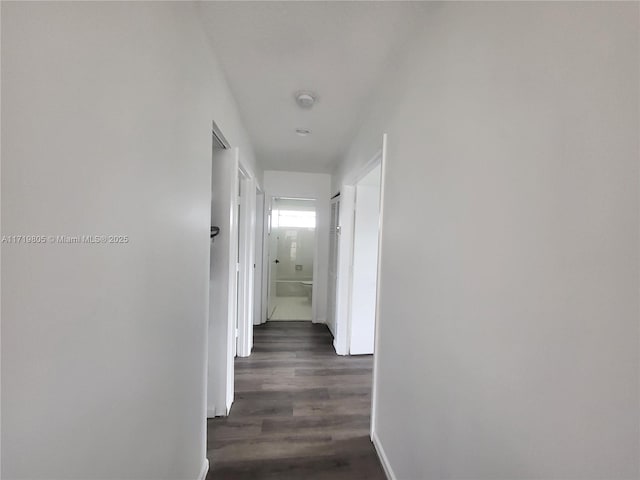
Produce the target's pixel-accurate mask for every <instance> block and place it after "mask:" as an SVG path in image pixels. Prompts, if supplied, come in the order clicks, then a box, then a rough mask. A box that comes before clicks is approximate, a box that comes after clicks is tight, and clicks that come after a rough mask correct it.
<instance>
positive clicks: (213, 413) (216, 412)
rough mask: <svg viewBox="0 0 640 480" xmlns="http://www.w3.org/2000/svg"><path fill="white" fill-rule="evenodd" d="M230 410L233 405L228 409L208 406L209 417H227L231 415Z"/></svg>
mask: <svg viewBox="0 0 640 480" xmlns="http://www.w3.org/2000/svg"><path fill="white" fill-rule="evenodd" d="M229 410H231V407H228V408H227V409H224V408H222V409H219V408H215V407H211V408H207V418H215V417H226V416H227V415H229Z"/></svg>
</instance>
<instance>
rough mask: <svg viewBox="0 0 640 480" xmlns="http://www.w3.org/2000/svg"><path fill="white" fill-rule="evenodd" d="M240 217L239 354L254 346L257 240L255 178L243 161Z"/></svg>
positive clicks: (242, 354) (247, 351) (239, 170)
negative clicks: (254, 291) (254, 290)
mask: <svg viewBox="0 0 640 480" xmlns="http://www.w3.org/2000/svg"><path fill="white" fill-rule="evenodd" d="M238 185H239V190H240V192H239V193H240V195H239V198H238V202H239V204H240V219H239V222H238V248H239V250H238V260H239V262H238V266H237V269H238V273H239V275H238V299H237V301H238V312H237V322H238V323H237V325H238V335H237V349H236V353H237V356H238V357H248V356H249V355H251V349H252V347H253V310H254V308H253V306H254V295H253V289H254V267H253V265H254V263H255V239H256V233H255V228H256V194H255V192H256V181H255V179H254V178H253V176H252V175H251V174H250V173H249V171H248V169H247V168H246V167H245V166H244V165H243V162H242V161H240V163H239V165H238Z"/></svg>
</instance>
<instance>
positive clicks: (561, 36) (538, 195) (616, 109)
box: [334, 2, 640, 480]
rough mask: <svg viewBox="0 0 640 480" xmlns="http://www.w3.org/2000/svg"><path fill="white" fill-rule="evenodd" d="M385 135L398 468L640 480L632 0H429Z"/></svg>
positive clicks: (381, 120)
mask: <svg viewBox="0 0 640 480" xmlns="http://www.w3.org/2000/svg"><path fill="white" fill-rule="evenodd" d="M424 8H425V10H426V15H425V17H424V24H423V30H422V34H421V35H420V37H419V38H417V39H416V40H415V44H414V45H413V47H412V49H411V50H410V51H409V52H408V55H407V58H406V59H405V60H403V61H398V62H397V63H396V64H395V65H391V66H390V68H389V71H390V72H393V73H391V74H390V77H389V79H387V81H386V87H385V89H384V90H383V91H381V92H380V95H379V96H378V100H377V102H376V104H375V106H373V107H372V109H371V111H370V112H369V115H368V120H367V122H366V124H365V125H364V126H363V128H362V130H361V132H360V134H359V135H358V137H357V139H356V140H355V143H354V145H353V146H352V148H351V150H350V153H349V154H348V156H347V158H346V160H345V163H344V164H343V165H342V166H341V168H340V169H339V170H338V171H337V172H336V175H335V178H334V182H335V184H340V183H341V182H342V180H341V179H342V178H343V176H345V175H347V173H348V172H349V171H352V170H353V169H354V168H356V167H357V165H360V164H363V163H364V162H365V161H366V160H368V159H369V158H371V156H372V155H373V153H374V152H375V151H376V150H377V149H378V148H379V145H380V138H381V136H382V133H383V132H385V131H386V132H387V133H388V139H389V140H388V156H387V166H386V175H385V176H386V178H385V197H384V198H385V200H384V206H383V209H384V226H383V236H382V247H381V248H382V265H381V277H380V282H381V297H380V304H379V307H380V325H379V329H380V330H379V337H378V342H379V344H378V349H377V351H376V361H377V387H376V391H375V392H374V399H375V402H376V407H375V408H376V412H375V417H374V420H373V422H374V429H375V438H376V441H377V442H378V445H379V446H380V447H381V448H382V450H383V451H384V453H385V454H386V458H387V459H388V466H389V467H390V468H391V470H392V472H393V473H394V474H395V477H396V478H398V479H404V480H406V479H417V478H438V479H454V478H456V479H459V478H473V479H476V480H482V479H496V478H509V479H524V478H537V479H549V480H550V479H558V478H563V479H581V480H585V479H603V478H607V479H632V478H638V476H639V475H640V472H639V466H638V458H639V457H638V451H639V447H640V445H639V444H638V442H639V424H640V418H639V398H638V395H639V388H638V387H639V385H638V382H639V360H640V358H639V344H638V342H639V338H638V319H639V310H638V305H639V304H638V300H639V298H638V295H639V284H638V278H639V259H640V257H639V235H638V227H639V215H638V213H639V168H638V155H639V151H638V130H639V122H638V100H639V98H638V88H639V81H638V80H639V78H638V59H639V56H640V55H639V51H638V48H639V47H638V45H639V42H638V40H639V39H638V31H639V28H638V18H639V17H638V13H639V12H638V4H637V3H605V2H601V3H542V2H534V3H518V2H504V3H500V2H498V3H444V4H429V5H425V7H424Z"/></svg>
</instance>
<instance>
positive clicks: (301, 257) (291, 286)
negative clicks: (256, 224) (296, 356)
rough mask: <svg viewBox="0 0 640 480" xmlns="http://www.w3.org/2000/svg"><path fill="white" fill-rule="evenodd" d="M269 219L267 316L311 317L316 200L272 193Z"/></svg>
mask: <svg viewBox="0 0 640 480" xmlns="http://www.w3.org/2000/svg"><path fill="white" fill-rule="evenodd" d="M270 219H271V221H270V226H269V227H270V228H269V308H268V320H284V321H287V320H298V321H300V320H302V321H311V320H312V319H313V285H314V279H315V277H314V272H315V270H316V268H315V267H316V266H315V251H316V202H315V200H312V199H303V198H284V197H274V198H273V199H272V201H271V215H270Z"/></svg>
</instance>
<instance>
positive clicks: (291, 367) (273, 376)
mask: <svg viewBox="0 0 640 480" xmlns="http://www.w3.org/2000/svg"><path fill="white" fill-rule="evenodd" d="M332 341H333V340H332V337H331V334H330V333H329V330H328V328H327V327H326V325H321V324H312V323H311V322H291V321H288V322H268V323H267V324H265V325H261V326H258V327H254V346H253V353H252V354H251V356H250V357H249V358H238V359H236V363H235V372H236V380H235V387H236V390H235V402H234V404H233V407H232V408H231V414H230V415H229V416H228V417H225V418H215V419H209V420H208V425H207V456H208V458H209V463H210V465H211V466H210V470H209V474H208V476H207V480H214V479H220V480H240V479H243V480H244V479H247V480H249V479H251V480H259V479H274V480H275V479H277V480H322V479H332V480H347V479H367V480H378V479H379V480H384V479H385V478H386V477H385V475H384V473H383V470H382V467H381V466H380V463H379V461H378V457H377V456H376V453H375V450H374V448H373V445H372V444H371V441H370V440H369V417H370V411H371V370H372V362H373V358H372V356H370V355H366V356H354V357H340V356H338V355H336V354H335V351H334V350H333V346H332Z"/></svg>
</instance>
